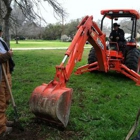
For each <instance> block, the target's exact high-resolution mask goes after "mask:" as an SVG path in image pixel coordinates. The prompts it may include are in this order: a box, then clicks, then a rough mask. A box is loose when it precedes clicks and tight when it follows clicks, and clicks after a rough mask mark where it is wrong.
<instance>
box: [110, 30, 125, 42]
mask: <svg viewBox="0 0 140 140" xmlns="http://www.w3.org/2000/svg"><path fill="white" fill-rule="evenodd" d="M111 36H113V38H112V39H111V41H113V42H118V41H125V38H124V31H123V30H122V29H120V28H118V30H112V32H111V33H110V36H109V38H110V37H111ZM116 37H119V40H116Z"/></svg>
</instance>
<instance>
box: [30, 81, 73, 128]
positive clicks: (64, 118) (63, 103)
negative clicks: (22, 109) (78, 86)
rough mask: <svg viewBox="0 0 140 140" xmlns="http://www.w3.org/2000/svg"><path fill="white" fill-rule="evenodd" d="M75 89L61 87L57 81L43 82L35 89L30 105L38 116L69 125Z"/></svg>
mask: <svg viewBox="0 0 140 140" xmlns="http://www.w3.org/2000/svg"><path fill="white" fill-rule="evenodd" d="M72 92H73V89H71V88H66V87H61V85H60V84H59V83H58V82H57V81H51V82H50V83H49V84H42V85H41V86H38V87H36V88H35V89H34V91H33V93H32V95H31V97H30V101H29V105H30V109H31V111H32V112H33V113H34V114H35V115H36V116H37V117H38V118H41V119H43V120H47V121H49V122H54V123H57V124H63V126H64V127H66V126H67V124H68V120H69V114H70V106H71V98H72Z"/></svg>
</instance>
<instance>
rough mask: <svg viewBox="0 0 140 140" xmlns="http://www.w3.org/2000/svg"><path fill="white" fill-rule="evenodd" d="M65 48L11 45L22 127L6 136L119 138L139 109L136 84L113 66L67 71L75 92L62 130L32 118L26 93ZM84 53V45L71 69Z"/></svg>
mask: <svg viewBox="0 0 140 140" xmlns="http://www.w3.org/2000/svg"><path fill="white" fill-rule="evenodd" d="M38 43H39V42H38ZM41 43H43V42H41ZM50 44H51V43H50ZM12 45H13V44H12ZM12 45H11V46H12ZM21 47H22V46H21ZM64 53H65V50H32V51H14V57H13V59H14V60H15V63H16V67H15V71H14V72H13V76H12V80H13V87H12V90H13V95H14V98H15V102H16V104H17V108H18V113H19V116H20V121H21V123H22V125H23V126H24V128H25V132H21V133H19V134H17V135H13V136H11V137H10V140H12V138H13V140H19V139H24V138H25V139H26V137H27V135H28V134H29V133H28V132H30V133H31V134H32V136H34V137H36V139H34V140H124V138H125V137H126V135H127V133H128V131H129V130H130V128H131V126H132V125H133V123H134V120H135V117H136V114H137V111H138V109H139V104H140V98H139V94H140V87H138V86H136V85H135V83H134V82H133V81H132V80H130V79H129V78H126V77H125V76H123V75H122V74H119V73H116V72H109V73H101V72H96V73H85V74H82V75H78V76H77V75H74V74H72V75H71V77H70V80H69V82H68V83H67V87H69V88H73V90H74V92H73V98H72V106H71V113H70V119H69V123H68V126H67V127H66V128H65V129H64V130H61V129H57V128H55V127H51V126H50V125H48V124H45V123H35V122H34V121H33V118H34V115H33V114H32V113H31V112H30V109H29V98H30V96H31V93H32V91H33V90H34V88H35V87H36V86H39V85H41V84H42V83H48V82H50V81H51V80H53V78H54V75H55V66H56V65H59V64H60V62H61V61H62V59H63V57H64ZM88 53H89V49H85V51H84V54H83V59H82V61H81V62H80V63H77V65H76V67H75V68H74V70H75V69H76V68H77V67H79V66H81V65H84V64H86V63H87V55H88ZM7 113H8V116H9V118H13V117H14V112H13V109H12V107H10V108H9V109H8V111H7ZM31 134H30V135H31ZM6 140H7V139H6ZM28 140H30V139H28ZM31 140H32V139H31Z"/></svg>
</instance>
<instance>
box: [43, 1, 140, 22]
mask: <svg viewBox="0 0 140 140" xmlns="http://www.w3.org/2000/svg"><path fill="white" fill-rule="evenodd" d="M58 2H59V3H61V4H62V6H63V7H64V9H65V10H66V11H67V13H68V14H69V15H68V18H67V19H66V21H65V22H69V21H70V20H72V19H77V18H81V17H84V16H86V15H89V16H91V15H92V16H93V18H94V21H97V20H98V19H101V17H102V16H101V15H100V11H101V10H103V9H121V8H123V9H135V10H140V5H139V0H58ZM43 5H44V7H45V9H46V12H42V15H43V17H45V19H46V21H47V22H48V23H56V22H59V21H61V20H57V19H55V18H54V16H53V11H52V9H51V7H50V6H48V3H47V2H45V4H43Z"/></svg>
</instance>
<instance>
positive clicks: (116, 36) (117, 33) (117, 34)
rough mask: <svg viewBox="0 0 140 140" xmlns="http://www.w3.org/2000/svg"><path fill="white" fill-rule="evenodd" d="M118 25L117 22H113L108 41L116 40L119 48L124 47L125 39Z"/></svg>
mask: <svg viewBox="0 0 140 140" xmlns="http://www.w3.org/2000/svg"><path fill="white" fill-rule="evenodd" d="M119 27H120V25H119V24H117V23H114V24H113V28H114V29H113V30H112V32H111V33H110V36H109V38H110V41H112V42H117V43H118V46H119V48H120V50H121V49H123V48H124V46H125V43H126V40H125V33H124V31H123V29H121V28H119Z"/></svg>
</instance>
